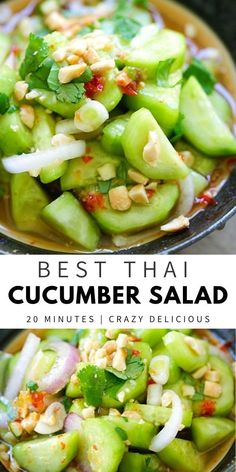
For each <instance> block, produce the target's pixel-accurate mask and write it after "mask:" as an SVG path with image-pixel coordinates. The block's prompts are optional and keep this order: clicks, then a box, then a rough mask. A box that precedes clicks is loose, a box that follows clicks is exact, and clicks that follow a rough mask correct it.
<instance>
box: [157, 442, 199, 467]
mask: <svg viewBox="0 0 236 472" xmlns="http://www.w3.org/2000/svg"><path fill="white" fill-rule="evenodd" d="M158 457H159V458H160V459H161V461H162V462H164V464H166V465H168V466H169V467H171V468H173V469H174V470H176V471H177V470H178V471H179V472H202V471H203V470H204V465H203V462H202V458H201V455H200V454H199V452H198V451H197V449H196V448H195V446H194V444H193V442H192V441H186V440H185V439H174V440H173V441H172V442H171V443H170V444H169V446H167V447H165V449H163V450H162V451H161V452H159V453H158Z"/></svg>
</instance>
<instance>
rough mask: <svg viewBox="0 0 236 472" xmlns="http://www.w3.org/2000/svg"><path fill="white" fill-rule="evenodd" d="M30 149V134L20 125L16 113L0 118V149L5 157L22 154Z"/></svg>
mask: <svg viewBox="0 0 236 472" xmlns="http://www.w3.org/2000/svg"><path fill="white" fill-rule="evenodd" d="M32 147H33V139H32V134H31V132H30V131H29V129H28V128H27V127H26V126H25V125H24V124H23V123H22V121H21V119H20V115H19V112H18V111H16V112H14V113H5V115H2V116H0V149H1V150H2V152H3V154H4V155H5V156H12V155H14V154H22V153H25V152H28V151H29V150H30V149H31V148H32Z"/></svg>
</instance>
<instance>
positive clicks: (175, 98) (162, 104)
mask: <svg viewBox="0 0 236 472" xmlns="http://www.w3.org/2000/svg"><path fill="white" fill-rule="evenodd" d="M180 90H181V87H180V85H176V86H175V87H171V88H165V87H158V86H157V85H155V84H152V83H146V84H145V86H144V87H143V88H142V89H140V90H139V91H138V94H137V95H135V96H132V97H129V96H126V97H125V103H126V105H127V107H128V108H129V109H130V110H134V111H135V110H139V109H140V108H143V107H144V108H147V109H148V110H149V111H150V112H151V113H152V115H153V116H154V118H155V119H156V120H157V121H158V123H159V125H160V127H161V128H162V129H163V131H164V133H165V134H166V135H168V136H169V135H170V134H171V132H172V131H173V129H174V127H175V125H176V123H177V121H178V117H179V103H180Z"/></svg>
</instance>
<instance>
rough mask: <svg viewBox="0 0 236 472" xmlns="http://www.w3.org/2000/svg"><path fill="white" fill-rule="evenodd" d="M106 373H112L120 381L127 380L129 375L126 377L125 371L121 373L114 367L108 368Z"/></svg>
mask: <svg viewBox="0 0 236 472" xmlns="http://www.w3.org/2000/svg"><path fill="white" fill-rule="evenodd" d="M106 371H107V372H110V373H111V374H113V375H115V376H116V377H117V378H118V379H121V380H127V375H126V373H125V371H123V372H120V371H119V370H117V369H114V368H113V367H106Z"/></svg>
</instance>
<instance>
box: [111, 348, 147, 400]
mask: <svg viewBox="0 0 236 472" xmlns="http://www.w3.org/2000/svg"><path fill="white" fill-rule="evenodd" d="M131 348H132V349H134V350H135V351H139V353H140V354H139V355H140V357H141V359H143V361H144V369H143V371H142V373H141V374H140V375H139V377H137V379H135V380H133V379H131V380H126V382H125V383H124V384H123V385H122V387H121V388H120V389H119V390H118V391H117V392H116V393H115V395H114V394H113V392H112V394H111V393H110V392H109V391H106V392H105V393H104V395H103V400H102V406H103V407H106V408H119V406H121V405H125V404H126V403H127V402H128V401H130V400H132V399H135V398H139V397H140V396H141V395H143V394H144V393H145V391H146V388H147V380H148V369H149V364H150V361H151V358H152V350H151V348H150V346H149V345H148V344H147V343H143V342H135V343H133V344H132V346H131Z"/></svg>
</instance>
